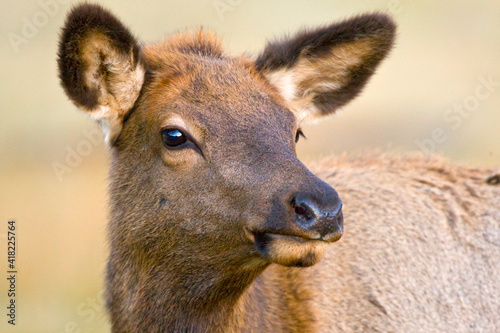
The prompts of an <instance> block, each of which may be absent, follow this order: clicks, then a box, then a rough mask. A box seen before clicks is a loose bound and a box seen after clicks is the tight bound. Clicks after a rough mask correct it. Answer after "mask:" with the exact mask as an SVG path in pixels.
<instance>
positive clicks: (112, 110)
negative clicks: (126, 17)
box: [57, 3, 145, 144]
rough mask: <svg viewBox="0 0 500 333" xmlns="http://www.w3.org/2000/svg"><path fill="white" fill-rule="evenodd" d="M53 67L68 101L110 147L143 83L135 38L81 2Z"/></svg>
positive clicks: (68, 21) (67, 24)
mask: <svg viewBox="0 0 500 333" xmlns="http://www.w3.org/2000/svg"><path fill="white" fill-rule="evenodd" d="M57 63H58V65H59V78H60V79H61V84H62V86H63V88H64V90H65V92H66V94H67V95H68V97H69V98H70V99H71V100H72V101H73V102H74V103H75V104H76V105H77V106H78V107H79V108H81V109H82V110H83V111H85V112H86V113H87V114H88V115H90V116H91V117H92V118H94V119H96V120H98V121H99V122H100V123H101V125H102V127H103V131H104V133H105V136H106V141H107V142H108V143H109V144H112V143H113V142H114V141H115V140H116V138H117V137H118V135H119V134H120V131H121V129H122V125H123V117H124V116H125V114H126V113H127V112H128V111H129V110H130V109H131V108H132V107H133V106H134V104H135V101H136V100H137V98H138V96H139V93H140V91H141V88H142V84H143V82H144V72H145V71H144V67H143V66H142V64H141V62H140V60H139V45H138V43H137V41H136V39H135V38H134V37H133V36H132V34H131V33H130V31H129V30H128V29H127V28H126V27H125V26H124V25H123V24H122V23H121V22H120V21H119V20H118V19H117V18H116V17H115V16H114V15H113V14H111V13H110V12H108V11H107V10H105V9H103V8H102V7H101V6H99V5H93V4H87V3H84V4H81V5H79V6H76V7H74V8H73V9H72V10H71V12H70V13H69V15H68V17H67V18H66V22H65V24H64V27H63V29H62V34H61V39H60V42H59V52H58V60H57Z"/></svg>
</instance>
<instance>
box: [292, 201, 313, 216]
mask: <svg viewBox="0 0 500 333" xmlns="http://www.w3.org/2000/svg"><path fill="white" fill-rule="evenodd" d="M291 204H292V208H293V211H294V212H295V215H297V216H300V217H301V218H303V219H304V220H306V221H310V220H312V219H314V214H313V213H312V212H311V209H310V208H309V206H307V204H306V203H303V202H301V203H297V201H296V200H295V199H294V200H292V203H291Z"/></svg>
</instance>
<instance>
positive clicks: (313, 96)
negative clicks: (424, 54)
mask: <svg viewBox="0 0 500 333" xmlns="http://www.w3.org/2000/svg"><path fill="white" fill-rule="evenodd" d="M395 29H396V26H395V24H394V22H393V21H392V19H391V18H390V17H389V16H387V15H385V14H379V13H377V14H365V15H361V16H357V17H354V18H351V19H348V20H345V21H343V22H340V23H336V24H332V25H329V26H326V27H322V28H318V29H315V30H307V31H306V30H303V31H301V32H299V33H297V34H296V35H295V36H294V37H291V38H286V39H281V40H277V41H274V42H271V43H268V45H267V46H266V48H265V49H264V51H263V52H262V54H261V55H260V56H259V57H258V58H257V60H256V62H255V64H256V68H257V70H259V71H260V72H261V73H262V74H263V75H264V76H265V77H266V78H267V80H268V81H269V83H270V84H271V85H273V86H274V87H275V88H276V89H277V90H278V91H279V93H280V94H281V96H282V97H283V99H284V100H285V102H286V103H287V105H288V107H289V108H290V109H291V110H292V111H295V112H296V114H297V116H298V117H299V118H306V119H314V118H317V117H321V116H324V115H327V114H331V113H333V112H334V111H335V110H337V109H338V108H339V107H341V106H343V105H344V104H346V103H348V102H349V101H350V100H352V99H353V98H354V97H356V96H357V95H358V94H359V93H360V91H361V90H362V88H363V87H364V86H365V84H366V82H367V81H368V79H369V77H370V76H371V75H372V74H373V73H374V71H375V69H376V67H377V66H378V64H379V63H380V61H381V60H382V59H383V58H384V57H385V56H386V55H387V54H388V52H389V51H390V49H391V47H392V44H393V41H394V35H395Z"/></svg>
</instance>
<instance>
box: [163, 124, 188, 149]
mask: <svg viewBox="0 0 500 333" xmlns="http://www.w3.org/2000/svg"><path fill="white" fill-rule="evenodd" d="M161 138H162V140H163V144H164V145H165V147H167V148H177V147H179V146H181V145H183V144H184V143H186V141H187V137H186V136H185V135H184V133H182V132H181V131H180V130H178V129H177V128H166V129H164V130H162V131H161Z"/></svg>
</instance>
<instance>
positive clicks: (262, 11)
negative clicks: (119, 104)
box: [0, 0, 500, 332]
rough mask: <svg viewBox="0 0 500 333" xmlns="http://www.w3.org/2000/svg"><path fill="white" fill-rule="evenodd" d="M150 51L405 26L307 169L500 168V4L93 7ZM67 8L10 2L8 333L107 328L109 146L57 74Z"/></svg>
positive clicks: (304, 145)
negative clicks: (371, 25) (214, 35)
mask: <svg viewBox="0 0 500 333" xmlns="http://www.w3.org/2000/svg"><path fill="white" fill-rule="evenodd" d="M97 2H99V3H102V4H103V5H104V6H106V7H108V8H109V9H111V10H112V11H113V12H115V13H116V14H117V15H118V16H119V17H120V18H121V19H122V21H123V22H124V23H125V24H127V25H128V26H129V27H130V28H131V29H132V30H133V31H134V33H135V34H136V35H137V36H138V37H139V38H140V39H141V40H142V41H144V42H154V41H158V40H160V39H162V38H163V36H164V35H166V34H169V33H173V32H175V31H177V30H179V29H182V28H186V27H187V28H198V27H200V26H203V27H207V28H212V29H214V30H215V31H217V32H218V33H219V35H220V36H222V37H223V39H224V41H225V44H226V46H227V48H228V50H229V51H230V52H232V53H234V54H237V53H241V52H247V53H248V54H254V55H255V54H257V53H258V52H259V50H261V49H262V47H263V46H264V44H265V42H266V40H267V39H270V38H272V37H273V36H280V35H283V34H285V33H293V32H294V31H296V30H298V29H299V28H300V27H304V26H316V25H321V24H325V23H329V22H332V21H335V20H339V19H343V18H345V17H348V16H351V15H355V14H358V13H362V12H367V11H368V12H369V11H386V12H389V13H390V14H392V15H393V16H394V18H395V19H396V21H397V23H398V24H399V31H398V38H397V45H396V48H395V49H394V51H393V52H392V53H391V55H390V57H389V59H387V60H386V61H385V62H384V63H383V64H382V66H381V67H380V68H379V70H378V73H377V75H375V76H374V78H373V79H372V80H371V81H370V83H369V85H368V86H367V87H366V89H365V91H364V93H363V94H362V95H361V97H359V98H358V99H356V100H355V101H353V102H352V103H350V104H349V105H347V106H346V107H345V108H344V109H343V110H342V111H341V112H339V113H338V114H337V115H336V116H335V117H332V118H329V119H327V120H325V121H323V122H321V123H319V124H317V125H315V127H313V126H307V127H305V128H304V132H305V134H306V136H307V140H301V141H300V143H299V155H300V157H301V158H302V159H303V160H305V161H306V162H307V161H309V160H315V159H319V158H321V157H322V156H325V155H328V154H340V153H343V152H351V153H357V152H360V151H364V150H369V149H379V150H380V151H391V152H406V151H422V152H424V153H426V154H430V153H438V154H441V155H444V156H446V157H447V158H448V159H450V160H452V161H455V162H458V163H461V164H466V165H472V166H486V167H495V168H496V167H498V166H500V110H499V109H500V66H498V60H499V59H500V2H498V1H491V0H479V1H466V0H455V1H431V0H427V1H426V0H422V1H412V0H370V1H368V0H365V1H340V0H324V1H320V0H315V1H305V0H304V1H285V0H281V1H272V2H271V1H264V0H251V1H250V0H208V1H194V0H191V1H186V0H184V1H176V2H174V1H165V0H163V1H142V2H138V1H129V2H125V1H111V0H110V1H97ZM74 3H76V2H72V1H67V0H64V1H63V0H60V1H58V0H33V1H26V0H24V1H2V2H0V17H1V19H0V25H1V38H0V55H1V59H2V61H1V62H0V106H1V108H0V112H1V115H0V133H1V134H0V156H1V158H0V184H1V187H0V242H1V246H0V249H1V250H0V251H1V254H0V258H1V260H0V267H1V268H0V271H1V272H2V273H1V279H0V308H1V309H3V310H2V311H1V316H0V318H2V319H1V322H0V331H1V332H11V331H12V332H108V331H109V324H108V323H107V321H106V320H107V319H106V316H105V312H104V309H103V300H102V294H101V290H102V287H103V281H104V268H105V262H106V253H107V245H106V220H107V194H106V192H107V190H106V187H107V169H108V166H109V162H110V157H109V152H108V149H107V147H106V146H105V145H104V144H103V143H102V141H101V140H102V136H101V135H100V130H99V128H98V127H97V125H96V124H94V122H93V121H92V120H91V119H89V118H87V117H86V116H84V115H83V113H82V112H79V111H77V109H76V107H74V106H73V105H72V104H71V103H70V102H69V101H68V99H67V98H66V96H65V95H64V93H63V91H62V89H61V88H60V86H59V82H58V79H57V74H56V50H57V41H58V34H59V29H60V27H61V25H62V24H63V21H64V18H65V15H66V13H67V11H68V10H69V8H71V6H72V4H74ZM9 219H15V220H16V221H17V241H18V243H17V265H18V272H19V273H18V281H17V291H18V293H17V296H18V297H17V320H16V326H15V327H11V326H10V325H7V323H6V321H7V320H6V316H5V313H6V306H7V302H8V299H7V293H6V291H7V289H8V286H7V283H6V282H7V281H6V278H5V277H4V275H6V271H7V254H6V234H7V221H8V220H9Z"/></svg>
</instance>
